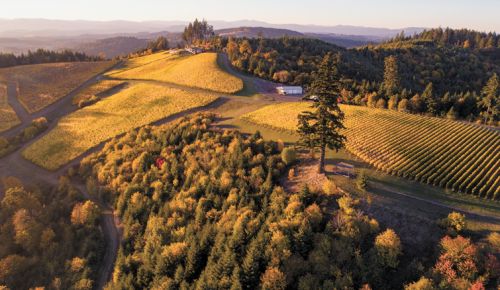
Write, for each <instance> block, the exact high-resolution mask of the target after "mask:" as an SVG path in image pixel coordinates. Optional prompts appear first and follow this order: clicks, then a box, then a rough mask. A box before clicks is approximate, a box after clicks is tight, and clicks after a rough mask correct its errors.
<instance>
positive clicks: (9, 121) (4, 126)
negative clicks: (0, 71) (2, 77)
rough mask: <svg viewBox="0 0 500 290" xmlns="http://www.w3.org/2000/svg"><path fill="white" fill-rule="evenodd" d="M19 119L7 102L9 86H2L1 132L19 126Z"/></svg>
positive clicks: (0, 105) (0, 89)
mask: <svg viewBox="0 0 500 290" xmlns="http://www.w3.org/2000/svg"><path fill="white" fill-rule="evenodd" d="M19 123H20V121H19V118H18V117H17V114H16V112H14V110H13V109H12V107H11V106H10V105H9V103H8V101H7V86H6V85H4V84H0V132H3V131H5V130H9V129H10V128H12V127H14V126H16V125H17V124H19Z"/></svg>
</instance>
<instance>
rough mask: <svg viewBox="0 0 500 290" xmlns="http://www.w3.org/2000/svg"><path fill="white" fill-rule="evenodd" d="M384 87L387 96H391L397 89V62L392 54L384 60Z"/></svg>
mask: <svg viewBox="0 0 500 290" xmlns="http://www.w3.org/2000/svg"><path fill="white" fill-rule="evenodd" d="M384 89H385V93H386V95H387V96H392V95H393V94H394V93H396V92H397V90H398V89H399V73H398V63H397V58H396V57H395V56H393V55H391V56H388V57H386V58H385V60H384Z"/></svg>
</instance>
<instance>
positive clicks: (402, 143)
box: [242, 102, 500, 199]
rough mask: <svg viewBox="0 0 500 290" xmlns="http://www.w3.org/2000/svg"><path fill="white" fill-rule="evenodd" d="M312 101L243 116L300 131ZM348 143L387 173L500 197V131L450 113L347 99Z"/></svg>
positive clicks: (489, 197) (280, 106)
mask: <svg viewBox="0 0 500 290" xmlns="http://www.w3.org/2000/svg"><path fill="white" fill-rule="evenodd" d="M309 106H310V103H308V102H297V103H281V104H277V105H270V106H267V107H264V108H261V109H259V110H257V111H254V112H251V113H248V114H246V115H244V116H243V117H242V118H243V119H245V120H247V121H250V122H254V123H258V124H262V125H266V126H270V127H274V128H278V129H283V130H288V131H291V132H295V130H296V127H297V115H298V114H299V113H300V112H302V111H305V110H308V109H309ZM341 109H342V111H344V113H345V123H344V124H345V126H346V128H347V129H346V130H345V132H344V133H345V135H346V136H347V144H346V148H347V149H348V150H349V151H350V152H352V153H353V154H355V155H357V156H358V157H360V158H361V159H363V160H364V161H365V162H367V163H370V164H371V165H373V166H374V167H376V168H377V169H380V170H382V171H385V172H387V173H390V174H393V175H397V176H402V177H405V178H410V179H413V180H417V181H420V182H423V183H427V184H432V185H435V186H441V187H444V188H448V189H451V190H453V191H456V192H463V193H469V194H474V195H476V196H481V197H485V198H488V199H499V198H500V150H499V148H500V133H499V132H498V131H496V130H491V129H487V128H484V127H479V126H476V125H472V124H466V123H462V122H456V121H452V120H447V119H440V118H434V117H425V116H419V115H412V114H406V113H400V112H397V111H391V110H384V109H375V108H366V107H358V106H347V105H341Z"/></svg>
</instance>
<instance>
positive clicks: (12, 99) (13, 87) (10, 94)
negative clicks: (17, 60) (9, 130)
mask: <svg viewBox="0 0 500 290" xmlns="http://www.w3.org/2000/svg"><path fill="white" fill-rule="evenodd" d="M7 101H8V102H9V105H10V106H11V107H12V109H14V112H16V114H17V117H18V118H19V120H20V121H21V124H27V123H30V122H31V120H32V119H31V116H30V114H29V113H28V111H26V109H25V108H24V106H23V105H22V104H21V102H19V99H18V98H17V84H16V83H13V82H8V83H7Z"/></svg>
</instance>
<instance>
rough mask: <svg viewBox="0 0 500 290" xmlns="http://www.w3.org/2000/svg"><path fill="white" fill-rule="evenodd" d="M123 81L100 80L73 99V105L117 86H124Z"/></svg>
mask: <svg viewBox="0 0 500 290" xmlns="http://www.w3.org/2000/svg"><path fill="white" fill-rule="evenodd" d="M124 83H125V82H124V81H120V80H102V81H99V82H97V83H95V84H93V85H90V86H88V87H87V88H85V89H83V90H82V91H81V92H79V93H78V94H77V95H76V96H74V97H73V104H75V105H76V104H78V103H79V102H80V101H83V100H88V99H90V98H91V97H93V96H96V95H99V94H101V93H104V92H106V91H109V90H111V89H112V88H115V87H117V86H120V85H122V84H124Z"/></svg>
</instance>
